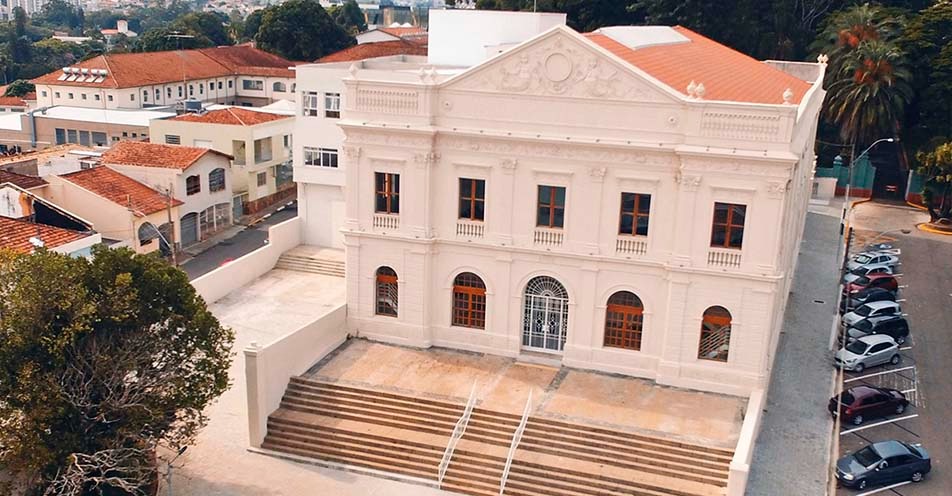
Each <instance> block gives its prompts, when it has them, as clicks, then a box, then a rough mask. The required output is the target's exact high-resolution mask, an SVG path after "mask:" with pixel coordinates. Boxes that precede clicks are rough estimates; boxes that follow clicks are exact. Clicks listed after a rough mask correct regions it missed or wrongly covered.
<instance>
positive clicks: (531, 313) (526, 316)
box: [522, 276, 569, 353]
mask: <svg viewBox="0 0 952 496" xmlns="http://www.w3.org/2000/svg"><path fill="white" fill-rule="evenodd" d="M568 326H569V294H568V292H566V291H565V287H564V286H562V284H561V283H559V281H557V280H555V279H553V278H551V277H548V276H539V277H535V278H533V279H532V280H530V281H529V283H528V284H526V290H525V293H524V295H523V299H522V347H523V348H526V349H529V350H533V351H543V352H547V353H560V352H561V351H562V349H563V348H565V337H566V335H567V333H568Z"/></svg>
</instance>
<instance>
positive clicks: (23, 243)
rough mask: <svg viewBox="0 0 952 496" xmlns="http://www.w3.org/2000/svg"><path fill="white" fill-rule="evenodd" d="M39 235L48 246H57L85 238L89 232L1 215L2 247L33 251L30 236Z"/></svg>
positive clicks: (0, 241) (22, 251) (0, 246)
mask: <svg viewBox="0 0 952 496" xmlns="http://www.w3.org/2000/svg"><path fill="white" fill-rule="evenodd" d="M37 235H39V236H38V237H39V238H40V239H41V240H43V243H44V244H45V246H46V248H56V247H57V246H62V245H65V244H66V243H72V242H73V241H76V240H78V239H83V238H85V237H86V236H89V233H84V232H81V231H73V230H72V229H63V228H62V227H55V226H48V225H46V224H34V223H33V222H30V221H26V220H20V219H11V218H10V217H3V216H0V248H7V249H11V250H13V251H14V252H16V253H31V252H33V245H32V244H31V243H30V238H32V237H37Z"/></svg>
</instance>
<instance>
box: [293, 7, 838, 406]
mask: <svg viewBox="0 0 952 496" xmlns="http://www.w3.org/2000/svg"><path fill="white" fill-rule="evenodd" d="M493 15H495V13H493V14H487V13H482V12H473V11H431V23H430V32H429V35H430V37H431V41H432V42H431V43H430V47H431V49H430V52H429V60H428V61H426V62H423V61H422V60H421V59H416V58H409V57H408V58H398V59H380V60H368V61H364V62H361V63H356V64H354V65H353V67H352V68H350V69H349V70H348V71H347V73H346V74H341V71H342V68H339V67H333V68H329V69H327V70H326V71H324V72H321V71H322V70H321V69H320V68H312V66H308V67H302V68H300V70H299V72H300V75H301V79H300V80H301V84H302V86H301V89H302V91H306V92H313V93H302V95H301V97H302V98H303V101H301V102H299V103H301V107H302V109H303V111H304V112H305V114H308V115H311V114H309V113H310V112H314V113H315V114H316V117H317V118H315V119H309V118H308V117H302V118H300V119H299V122H298V124H297V127H296V130H295V135H296V139H295V146H296V147H297V148H296V150H295V157H296V160H297V157H299V156H301V154H302V153H303V149H304V147H315V148H322V147H325V146H326V147H331V146H334V147H338V146H339V148H337V150H338V153H339V157H338V159H337V162H336V163H335V165H336V166H331V167H323V166H319V167H309V166H307V165H304V164H301V163H300V162H297V161H296V162H295V176H296V177H297V179H298V180H299V181H300V182H301V183H302V185H301V190H300V197H301V206H302V208H301V212H302V217H303V220H304V226H305V227H304V229H305V232H304V239H305V242H306V243H310V244H317V243H320V244H331V245H334V244H335V241H334V240H333V238H334V236H336V234H334V233H335V231H336V227H335V225H334V224H335V223H337V222H342V223H343V228H342V234H343V238H344V245H345V246H346V251H347V253H346V264H347V291H348V292H347V301H348V327H349V330H350V332H351V333H353V334H355V335H359V336H363V337H368V338H371V339H376V340H381V341H386V342H392V343H399V344H403V345H408V346H417V347H429V346H445V347H450V348H457V349H465V350H473V351H479V352H486V353H492V354H499V355H505V356H520V355H521V356H529V357H535V358H536V359H542V360H545V361H549V362H551V363H561V364H564V365H568V366H573V367H580V368H587V369H595V370H601V371H607V372H615V373H621V374H626V375H632V376H638V377H645V378H650V379H653V380H656V381H657V382H658V383H661V384H668V385H675V386H682V387H688V388H693V389H699V390H706V391H717V392H723V393H729V394H737V395H748V394H750V392H751V391H754V390H757V389H764V388H765V387H766V385H767V382H768V380H769V375H770V368H771V365H772V363H773V355H774V352H775V350H776V345H777V338H778V336H779V331H780V329H779V326H780V323H781V321H782V315H783V311H784V305H785V302H786V299H787V293H788V290H789V286H790V281H791V277H792V274H793V271H794V263H795V260H796V253H797V246H799V242H800V238H801V235H802V229H803V223H804V219H805V212H806V204H807V201H808V199H809V196H810V195H809V188H810V179H811V174H812V170H813V161H814V153H813V143H814V138H815V132H816V122H817V115H818V112H819V109H820V106H821V103H822V100H823V96H824V92H823V89H822V82H823V73H824V70H825V66H824V65H823V64H822V63H820V64H791V63H772V62H769V61H768V62H760V61H756V60H754V59H751V58H749V57H747V56H744V55H742V54H740V53H738V52H736V51H734V50H731V49H729V48H727V47H724V46H722V45H719V44H717V43H716V42H713V41H711V40H709V39H707V38H704V37H702V36H700V35H698V34H696V33H693V32H691V31H690V30H687V29H684V28H669V27H663V26H649V27H614V28H604V29H601V30H599V31H596V32H594V33H587V34H579V33H577V32H575V31H573V30H571V29H570V28H567V27H565V26H564V25H563V24H564V17H563V18H562V21H559V22H555V23H552V19H549V18H546V17H544V15H540V14H531V13H524V14H511V13H509V14H508V15H509V16H510V18H509V19H519V18H521V19H523V22H522V23H520V22H519V21H518V20H516V21H512V22H511V23H509V24H506V25H508V26H519V27H520V29H511V30H509V31H507V32H499V31H495V30H493V29H479V26H480V25H481V23H483V24H485V25H486V26H495V25H498V24H499V23H498V22H497V21H496V20H494V17H493ZM467 16H469V17H467ZM553 24H555V25H554V27H553ZM454 26H455V27H454ZM462 26H465V29H464V28H463V27H462ZM533 26H535V28H533ZM521 28H524V29H521ZM461 33H462V34H465V36H462V35H461ZM539 33H541V34H539ZM530 37H531V39H528V40H527V41H525V40H526V39H527V38H530ZM438 47H446V50H439V49H438ZM725 67H730V70H729V71H725V70H724V68H725ZM312 70H313V71H314V73H313V74H311V73H310V71H312ZM305 74H308V75H307V76H305ZM341 76H343V81H342V83H343V89H341V87H340V84H341V83H340V82H336V81H335V77H341ZM801 78H805V79H801ZM336 93H340V102H341V103H340V119H339V120H338V119H337V118H336V115H334V116H332V117H328V114H327V112H328V111H329V110H330V111H332V112H336V111H335V110H332V109H333V108H334V106H335V105H336V104H335V103H332V102H334V99H335V98H336V97H335V96H333V95H334V94H336ZM328 94H330V96H328ZM328 98H330V100H328ZM312 109H313V110H312ZM335 124H337V125H338V126H339V128H340V131H335V130H334V125H335ZM339 132H342V133H343V144H342V145H337V143H339V140H340V134H338V133H339ZM320 160H323V158H321V159H320ZM342 192H343V194H344V204H345V213H344V216H343V219H342V220H338V219H335V217H336V216H338V215H339V213H338V211H339V208H340V207H339V203H340V198H339V195H340V194H341V193H342ZM328 238H330V239H331V242H330V243H326V241H327V239H328ZM539 357H541V358H539Z"/></svg>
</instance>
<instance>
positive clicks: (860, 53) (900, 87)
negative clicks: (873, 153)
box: [824, 39, 913, 146]
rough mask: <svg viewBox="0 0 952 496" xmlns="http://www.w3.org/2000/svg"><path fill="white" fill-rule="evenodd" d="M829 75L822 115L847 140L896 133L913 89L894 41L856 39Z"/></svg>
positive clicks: (860, 140) (859, 140)
mask: <svg viewBox="0 0 952 496" xmlns="http://www.w3.org/2000/svg"><path fill="white" fill-rule="evenodd" d="M831 78H832V80H833V81H832V83H830V86H829V92H828V94H827V101H826V106H825V108H824V116H825V117H826V119H828V120H829V121H830V122H832V123H833V124H835V125H836V126H837V127H838V128H839V130H840V136H841V137H842V138H843V139H844V140H845V141H846V142H847V143H853V144H854V145H857V146H862V145H865V144H869V143H872V142H873V141H875V140H876V139H878V138H881V137H883V136H897V135H898V134H899V129H900V122H901V121H902V117H903V113H904V111H905V109H906V106H907V105H908V104H909V102H910V101H911V100H912V95H913V90H912V86H911V84H910V79H911V75H910V73H909V71H908V70H907V69H906V67H905V60H904V54H903V52H902V51H901V50H899V49H898V48H897V47H896V46H895V45H893V44H892V43H889V42H884V41H881V40H875V39H873V40H866V41H863V42H861V43H859V45H857V46H856V48H855V49H853V50H851V51H850V52H849V54H847V55H846V56H845V57H844V60H843V61H842V63H841V64H840V68H839V71H838V72H837V73H834V74H831Z"/></svg>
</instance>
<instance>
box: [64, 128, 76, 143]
mask: <svg viewBox="0 0 952 496" xmlns="http://www.w3.org/2000/svg"><path fill="white" fill-rule="evenodd" d="M66 142H67V143H79V138H78V136H77V134H76V130H75V129H67V130H66Z"/></svg>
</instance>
